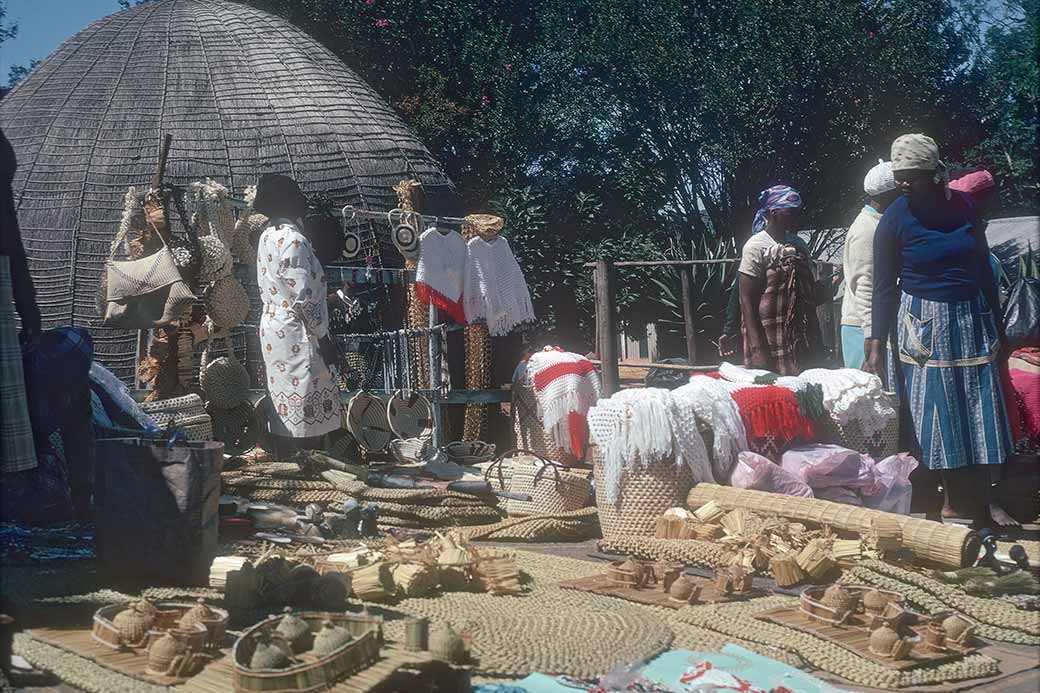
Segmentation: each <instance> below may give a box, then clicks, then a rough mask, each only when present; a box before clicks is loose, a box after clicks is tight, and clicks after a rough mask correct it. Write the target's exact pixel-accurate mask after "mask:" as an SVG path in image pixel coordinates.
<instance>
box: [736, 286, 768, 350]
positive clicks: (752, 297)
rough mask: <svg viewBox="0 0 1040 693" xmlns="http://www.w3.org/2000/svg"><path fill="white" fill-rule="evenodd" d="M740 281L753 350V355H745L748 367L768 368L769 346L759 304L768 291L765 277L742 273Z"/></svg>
mask: <svg viewBox="0 0 1040 693" xmlns="http://www.w3.org/2000/svg"><path fill="white" fill-rule="evenodd" d="M738 281H739V285H740V312H741V315H743V317H744V327H745V328H746V329H747V336H748V346H749V347H750V350H751V353H749V354H745V360H746V361H747V365H748V366H755V367H768V365H769V357H768V354H769V345H768V342H767V341H766V332H765V328H764V327H763V326H762V319H761V318H760V317H759V315H758V304H759V301H760V300H761V299H762V294H763V293H764V292H765V289H766V281H765V277H752V276H750V275H748V274H743V273H741V274H740V275H739V279H738Z"/></svg>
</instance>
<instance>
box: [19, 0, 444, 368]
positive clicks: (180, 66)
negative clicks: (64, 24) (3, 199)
mask: <svg viewBox="0 0 1040 693" xmlns="http://www.w3.org/2000/svg"><path fill="white" fill-rule="evenodd" d="M0 126H2V127H3V129H4V132H5V133H6V135H7V137H8V138H9V139H10V140H11V143H12V144H13V146H14V148H15V152H16V154H17V156H18V174H17V177H16V178H15V183H14V189H15V199H16V201H17V204H18V216H19V220H20V223H21V227H22V236H23V239H24V241H25V245H26V250H27V252H28V255H29V261H30V265H31V268H32V272H33V278H34V280H35V282H36V289H37V293H38V299H39V303H40V308H41V310H42V312H43V315H44V320H45V325H46V326H55V325H67V324H77V325H89V326H91V327H94V325H93V322H94V319H95V308H94V296H95V291H96V288H97V282H98V279H99V276H100V272H101V268H102V266H103V264H104V261H105V259H106V255H107V251H108V247H109V243H110V242H111V239H112V236H113V233H114V232H115V229H116V226H117V224H118V222H119V218H120V212H121V208H122V199H123V195H124V194H125V192H126V189H127V187H128V186H130V185H137V186H142V187H147V185H148V183H149V181H150V179H151V176H152V174H153V172H154V171H155V167H156V163H157V159H158V151H159V142H160V139H161V137H162V135H163V134H164V133H170V134H172V135H173V137H174V140H173V147H172V149H171V151H170V158H169V164H168V167H167V173H166V175H167V180H168V181H170V182H172V183H174V184H177V185H187V184H188V183H190V182H191V181H194V180H200V179H203V178H205V177H207V176H209V177H212V178H214V179H215V180H217V181H218V182H220V183H223V184H224V185H226V186H228V187H229V188H231V189H232V190H233V191H235V192H236V193H239V194H240V193H241V191H242V189H243V188H244V187H245V186H247V185H251V184H254V183H255V182H256V180H257V178H258V177H259V176H260V174H262V173H266V172H275V173H286V174H289V175H292V176H294V177H295V178H296V179H297V180H298V181H299V182H300V185H301V186H302V187H303V189H304V191H305V192H307V193H309V194H312V193H316V192H325V193H328V194H330V195H331V196H332V197H333V198H334V199H335V200H336V202H337V203H338V204H340V205H344V204H354V205H360V206H364V207H367V208H370V209H389V208H391V207H393V206H395V197H394V195H393V192H392V191H391V190H390V186H391V185H393V184H394V183H396V182H397V181H399V180H400V179H401V178H404V177H409V176H410V177H415V178H417V179H419V180H420V181H422V183H423V185H424V193H425V197H426V200H427V202H428V204H436V203H437V200H438V198H440V199H441V200H442V201H443V200H444V199H445V198H448V197H450V196H451V195H452V193H453V190H452V188H451V183H450V181H449V180H448V179H447V177H446V176H445V175H444V173H443V171H442V170H441V168H440V167H439V166H438V164H437V162H435V161H434V160H433V158H432V157H431V155H430V153H429V152H428V151H427V150H426V148H425V147H423V145H422V144H421V143H420V142H419V141H418V140H416V138H415V136H414V135H412V133H411V132H409V130H408V128H407V127H406V126H405V125H404V123H402V122H401V120H400V119H399V118H398V117H397V116H396V115H395V114H394V113H393V111H392V110H391V108H390V107H389V106H388V105H387V104H386V102H385V101H384V100H383V99H382V98H381V97H380V96H379V95H378V94H376V93H375V92H374V91H373V90H372V89H371V88H369V87H368V86H367V85H366V84H365V83H364V82H363V81H362V80H361V79H360V78H359V77H358V76H357V75H356V74H355V73H353V72H352V71H351V70H350V69H348V68H347V67H346V66H345V65H344V64H343V63H342V62H341V61H340V60H339V59H338V58H336V57H335V56H334V55H333V54H332V53H331V52H330V51H328V50H327V49H326V48H324V47H323V46H321V45H320V44H319V43H318V42H317V41H315V40H314V39H312V38H310V37H309V36H307V35H306V34H305V33H303V32H301V31H300V30H299V29H297V28H295V27H294V26H292V25H291V24H289V23H287V22H286V21H284V20H282V19H280V18H278V17H275V16H273V15H270V14H267V13H264V12H261V11H258V10H256V9H253V8H251V7H248V6H246V5H241V4H237V3H234V2H227V1H225V0H162V1H160V2H154V3H145V4H143V5H140V6H137V7H134V8H132V9H129V10H125V11H122V12H118V13H116V14H113V15H111V16H108V17H105V18H104V19H101V20H98V21H97V22H94V23H93V24H91V25H90V26H88V27H87V28H86V29H84V30H83V31H81V32H79V33H78V34H76V35H75V36H73V37H72V38H70V39H68V40H67V41H65V42H64V43H63V44H61V46H59V47H58V49H57V50H55V52H54V53H52V54H51V55H50V56H49V57H48V58H47V59H46V60H45V61H44V62H43V63H42V64H41V65H40V66H39V67H37V68H36V69H35V70H34V71H33V72H32V73H31V74H30V75H29V76H28V78H26V79H25V80H24V81H23V82H22V83H21V84H19V85H18V87H17V88H16V89H15V90H14V91H12V92H11V93H10V94H8V95H7V96H6V97H5V98H4V99H3V101H2V102H0ZM134 340H135V337H134V336H131V335H126V334H125V333H114V332H111V331H106V330H97V329H95V341H96V346H97V349H98V351H99V355H100V357H101V360H102V361H104V362H105V363H106V364H108V365H109V366H110V367H115V368H116V369H117V370H118V371H120V372H121V373H122V374H124V375H126V374H127V373H128V372H129V371H130V370H132V368H133V365H134V344H135V342H134Z"/></svg>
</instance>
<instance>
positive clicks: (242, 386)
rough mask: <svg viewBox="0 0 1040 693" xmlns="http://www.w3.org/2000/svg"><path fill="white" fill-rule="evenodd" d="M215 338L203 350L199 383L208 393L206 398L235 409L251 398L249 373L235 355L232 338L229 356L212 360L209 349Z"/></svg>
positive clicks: (229, 342)
mask: <svg viewBox="0 0 1040 693" xmlns="http://www.w3.org/2000/svg"><path fill="white" fill-rule="evenodd" d="M213 341H214V340H210V341H209V342H207V343H206V348H205V349H203V350H202V361H201V364H200V369H199V385H200V386H201V387H202V391H203V392H204V393H205V394H206V399H207V401H209V402H210V403H212V404H217V405H219V406H221V407H223V408H225V409H234V408H235V407H237V406H238V405H240V404H242V403H243V402H245V401H246V400H247V399H248V398H249V373H248V372H247V371H246V367H245V366H243V365H242V363H241V361H239V360H238V357H237V356H235V348H234V346H233V345H232V344H231V340H230V339H227V338H225V340H224V341H225V342H226V343H227V350H228V353H227V356H221V357H220V358H216V359H213V360H212V361H211V360H210V356H209V350H210V347H211V346H212V345H213Z"/></svg>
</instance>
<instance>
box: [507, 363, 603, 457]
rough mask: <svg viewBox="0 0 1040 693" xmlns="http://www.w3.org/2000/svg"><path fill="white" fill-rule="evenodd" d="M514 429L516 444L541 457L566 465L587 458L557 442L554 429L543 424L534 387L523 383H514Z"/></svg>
mask: <svg viewBox="0 0 1040 693" xmlns="http://www.w3.org/2000/svg"><path fill="white" fill-rule="evenodd" d="M512 392H513V431H514V433H516V446H517V447H518V448H521V449H524V450H531V451H533V452H534V453H535V454H536V455H538V456H539V457H544V458H546V459H549V460H552V461H553V462H559V463H560V464H562V465H564V466H566V467H578V466H581V465H582V464H584V462H585V460H584V459H582V458H578V457H576V456H575V455H572V454H571V453H569V452H567V451H566V450H563V449H562V448H561V447H560V446H559V445H558V444H557V442H556V438H555V437H554V436H553V434H552V431H548V430H546V429H545V427H544V426H543V425H542V418H541V417H540V416H538V399H537V395H536V394H535V391H534V388H533V387H531V386H529V385H525V384H523V383H513V391H512Z"/></svg>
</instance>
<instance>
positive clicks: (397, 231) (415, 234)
mask: <svg viewBox="0 0 1040 693" xmlns="http://www.w3.org/2000/svg"><path fill="white" fill-rule="evenodd" d="M390 239H391V240H392V241H393V242H394V247H396V248H397V250H398V251H399V252H400V253H401V255H403V256H404V257H405V258H407V259H409V260H414V259H416V258H418V257H419V231H418V230H417V229H416V228H415V226H414V225H413V224H411V223H408V222H406V221H402V222H401V223H399V224H397V225H396V226H394V228H393V231H392V232H391V234H390Z"/></svg>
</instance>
